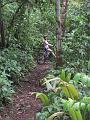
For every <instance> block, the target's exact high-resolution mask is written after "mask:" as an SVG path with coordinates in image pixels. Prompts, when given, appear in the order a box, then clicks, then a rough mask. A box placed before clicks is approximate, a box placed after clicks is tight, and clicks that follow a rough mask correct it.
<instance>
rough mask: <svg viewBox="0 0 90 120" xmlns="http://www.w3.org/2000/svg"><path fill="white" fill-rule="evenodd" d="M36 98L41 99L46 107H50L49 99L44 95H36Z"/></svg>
mask: <svg viewBox="0 0 90 120" xmlns="http://www.w3.org/2000/svg"><path fill="white" fill-rule="evenodd" d="M36 98H40V99H41V101H42V102H43V104H44V105H45V106H47V105H49V99H48V97H47V96H46V95H45V94H44V93H36Z"/></svg>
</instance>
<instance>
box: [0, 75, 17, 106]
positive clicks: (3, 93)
mask: <svg viewBox="0 0 90 120" xmlns="http://www.w3.org/2000/svg"><path fill="white" fill-rule="evenodd" d="M11 84H12V82H11V81H9V80H8V79H7V78H6V77H5V75H4V76H3V75H1V76H0V107H1V105H2V103H5V104H6V102H11V101H12V99H11V97H12V94H13V93H15V92H14V90H13V89H12V86H11Z"/></svg>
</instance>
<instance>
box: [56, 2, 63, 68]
mask: <svg viewBox="0 0 90 120" xmlns="http://www.w3.org/2000/svg"><path fill="white" fill-rule="evenodd" d="M60 24H61V23H60V0H56V38H57V42H56V47H57V52H56V61H57V65H59V66H62V58H61V40H62V39H61V25H60Z"/></svg>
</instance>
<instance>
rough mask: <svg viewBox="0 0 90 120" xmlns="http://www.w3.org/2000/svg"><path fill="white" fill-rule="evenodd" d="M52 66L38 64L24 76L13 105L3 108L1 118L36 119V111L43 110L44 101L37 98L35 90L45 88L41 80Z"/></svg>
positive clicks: (10, 119)
mask: <svg viewBox="0 0 90 120" xmlns="http://www.w3.org/2000/svg"><path fill="white" fill-rule="evenodd" d="M50 67H51V66H50V65H49V64H44V65H38V66H37V67H36V68H35V69H34V70H33V71H32V72H31V73H29V74H28V75H26V76H25V77H24V78H22V80H21V82H20V86H16V93H15V95H14V97H13V103H12V105H9V106H7V107H5V106H4V107H3V108H2V111H1V113H0V120H30V118H32V119H31V120H36V118H35V117H36V113H37V112H38V111H40V110H41V108H42V103H41V102H40V100H39V99H36V98H35V92H42V91H43V90H44V87H43V86H41V85H40V80H41V79H42V78H44V77H45V75H46V73H47V70H49V69H50Z"/></svg>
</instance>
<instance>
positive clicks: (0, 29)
mask: <svg viewBox="0 0 90 120" xmlns="http://www.w3.org/2000/svg"><path fill="white" fill-rule="evenodd" d="M1 6H2V0H0V47H1V48H3V47H5V36H4V25H3V21H2V9H1Z"/></svg>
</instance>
